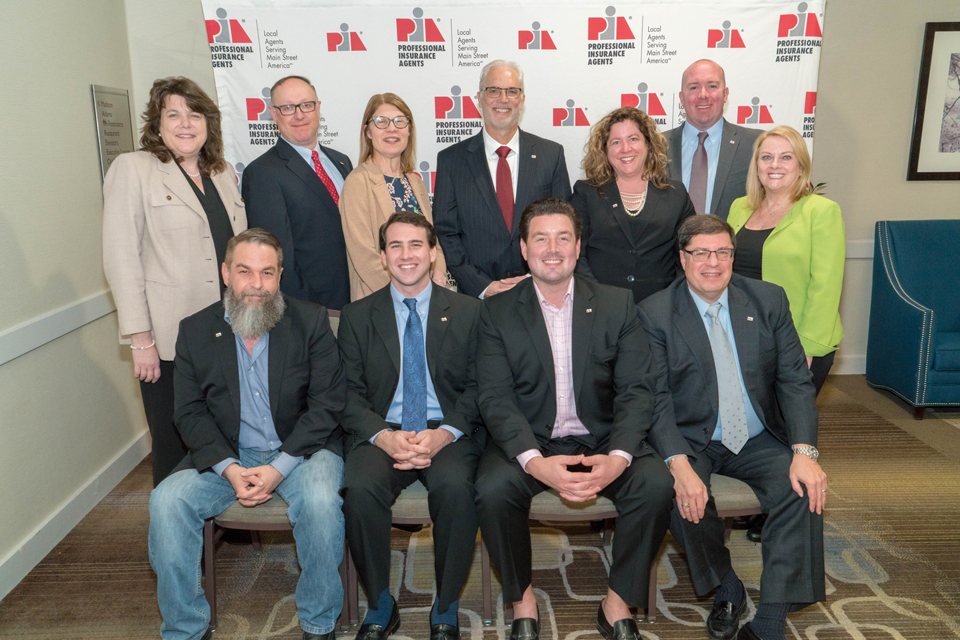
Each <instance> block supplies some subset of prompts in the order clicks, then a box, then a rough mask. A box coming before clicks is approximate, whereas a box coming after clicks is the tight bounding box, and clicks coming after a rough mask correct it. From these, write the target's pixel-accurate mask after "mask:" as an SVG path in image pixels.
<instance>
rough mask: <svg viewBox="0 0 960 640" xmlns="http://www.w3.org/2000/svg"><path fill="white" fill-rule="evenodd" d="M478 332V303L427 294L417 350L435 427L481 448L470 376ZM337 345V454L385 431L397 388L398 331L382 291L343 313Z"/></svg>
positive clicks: (439, 291) (439, 292)
mask: <svg viewBox="0 0 960 640" xmlns="http://www.w3.org/2000/svg"><path fill="white" fill-rule="evenodd" d="M479 326H480V301H479V300H477V299H475V298H470V297H469V296H462V295H460V294H458V293H453V292H452V291H448V290H446V289H444V288H442V287H438V286H434V287H433V292H432V293H431V294H430V309H429V311H428V312H427V335H426V336H425V338H426V341H425V342H426V344H425V347H426V351H427V370H428V371H429V372H430V380H431V381H432V382H433V388H434V390H435V391H436V392H437V400H438V401H439V402H440V409H441V410H442V411H443V420H442V424H445V425H449V426H451V427H453V428H454V429H457V430H459V431H460V432H461V433H463V434H464V435H465V436H466V437H469V438H471V439H472V440H474V441H475V442H476V443H477V446H479V447H480V449H483V447H484V445H485V444H486V431H485V430H484V428H483V421H482V420H480V409H479V408H477V377H476V369H475V358H476V351H477V331H478V328H479ZM337 340H338V342H339V344H340V354H341V356H342V358H343V363H344V366H345V367H346V372H347V408H346V411H345V412H344V414H343V419H342V421H341V424H342V425H343V430H344V448H345V450H346V452H347V453H350V451H352V450H353V449H354V448H356V446H357V445H359V444H362V443H363V442H366V441H367V440H369V439H370V438H372V437H373V436H375V435H376V434H378V433H380V432H381V431H383V430H384V429H388V428H389V426H388V425H387V423H386V421H385V418H386V415H387V412H389V411H390V405H391V403H392V402H393V397H394V396H395V395H396V393H397V385H398V384H399V382H400V370H401V367H402V366H403V363H402V362H401V359H400V357H401V356H400V332H399V331H398V329H397V315H396V312H395V310H394V307H393V297H392V296H391V295H390V285H387V286H386V287H383V288H382V289H380V290H378V291H375V292H374V293H372V294H370V295H369V296H367V297H365V298H361V299H360V300H357V301H356V302H351V303H350V304H348V305H347V306H346V307H344V309H343V314H342V315H341V316H340V326H339V328H338V330H337ZM440 424H441V423H437V424H436V425H434V424H433V423H432V422H431V424H430V426H431V427H434V426H440Z"/></svg>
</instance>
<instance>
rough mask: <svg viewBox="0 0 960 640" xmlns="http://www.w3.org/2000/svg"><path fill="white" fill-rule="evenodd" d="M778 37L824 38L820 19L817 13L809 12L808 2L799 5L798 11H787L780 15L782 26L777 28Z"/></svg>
mask: <svg viewBox="0 0 960 640" xmlns="http://www.w3.org/2000/svg"><path fill="white" fill-rule="evenodd" d="M777 37H778V38H822V37H823V32H822V31H821V30H820V21H819V20H817V14H815V13H807V3H806V2H801V3H800V4H799V5H797V13H787V14H784V15H781V16H780V26H779V28H778V29H777Z"/></svg>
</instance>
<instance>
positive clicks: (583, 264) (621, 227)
mask: <svg viewBox="0 0 960 640" xmlns="http://www.w3.org/2000/svg"><path fill="white" fill-rule="evenodd" d="M570 204H572V205H573V208H574V209H576V210H577V213H579V214H580V217H581V218H582V219H583V232H582V234H581V235H580V261H579V263H578V265H577V266H578V272H579V273H581V274H582V275H585V276H588V277H591V278H594V279H596V280H597V281H598V282H602V283H603V284H610V285H613V286H615V287H623V288H625V289H630V290H632V291H633V299H634V301H635V302H640V301H641V300H643V299H644V298H646V297H647V296H649V295H651V294H653V293H656V292H657V291H660V290H661V289H664V288H666V287H667V286H668V285H669V284H670V283H671V282H673V280H674V279H675V278H676V277H677V274H678V273H679V272H680V258H679V257H678V253H677V229H679V228H680V223H682V222H683V221H684V220H686V219H687V218H689V217H690V216H692V215H696V213H697V212H696V210H695V209H694V208H693V203H692V202H690V198H689V197H688V196H687V190H686V189H685V188H684V186H683V183H682V182H680V181H679V180H671V181H670V186H669V187H667V188H666V189H659V188H657V187H655V186H654V185H653V183H650V184H649V185H648V187H647V202H646V204H645V205H644V207H643V210H642V211H641V212H640V214H639V215H638V216H637V219H636V220H631V219H630V216H628V215H627V212H626V210H625V209H624V206H623V201H622V200H621V199H620V189H618V188H617V183H616V181H613V180H612V181H610V182H608V183H607V184H605V185H603V186H601V187H594V186H592V185H590V184H588V183H587V182H586V181H585V180H578V181H577V184H575V185H574V187H573V197H572V198H571V199H570ZM633 224H637V230H636V233H635V232H634V231H633Z"/></svg>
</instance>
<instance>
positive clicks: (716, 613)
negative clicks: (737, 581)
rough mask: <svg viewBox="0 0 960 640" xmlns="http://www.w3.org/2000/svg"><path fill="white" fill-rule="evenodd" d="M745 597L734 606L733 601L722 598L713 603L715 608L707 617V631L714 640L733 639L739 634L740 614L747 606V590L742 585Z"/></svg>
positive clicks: (741, 588)
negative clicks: (738, 604) (737, 605)
mask: <svg viewBox="0 0 960 640" xmlns="http://www.w3.org/2000/svg"><path fill="white" fill-rule="evenodd" d="M740 590H741V592H742V593H743V598H742V599H741V600H740V606H739V607H734V606H733V603H732V602H727V601H726V600H721V601H720V602H715V603H713V610H712V611H711V612H710V616H709V617H708V618H707V633H708V634H709V635H710V637H711V638H713V639H714V640H733V638H734V637H735V636H736V635H737V627H738V626H739V624H740V616H742V615H743V611H744V609H746V608H747V592H746V590H745V589H744V588H743V584H741V585H740Z"/></svg>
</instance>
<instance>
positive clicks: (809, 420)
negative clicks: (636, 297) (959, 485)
mask: <svg viewBox="0 0 960 640" xmlns="http://www.w3.org/2000/svg"><path fill="white" fill-rule="evenodd" d="M678 245H679V247H680V262H681V264H682V266H683V271H684V275H683V276H681V277H679V278H677V280H675V281H674V282H673V284H671V285H670V286H669V287H668V288H667V289H664V290H663V291H661V292H659V293H656V294H654V295H652V296H650V297H649V298H647V299H646V300H644V301H643V302H641V303H640V321H641V324H642V325H643V328H644V329H645V330H646V331H647V334H648V336H649V338H650V348H651V350H652V351H653V356H654V360H655V361H656V362H657V366H658V368H659V378H658V383H657V391H656V408H655V416H654V424H653V428H652V429H651V430H650V434H649V440H650V443H651V444H652V445H653V447H654V449H656V451H657V452H658V453H659V454H660V455H661V456H663V458H664V459H665V460H666V461H667V464H668V465H669V468H670V472H671V473H672V474H673V477H674V489H675V490H676V494H677V497H676V504H675V506H674V511H673V516H672V522H671V525H670V528H671V531H672V532H673V533H674V537H675V538H676V539H677V540H678V541H679V542H680V544H681V545H682V546H683V547H684V549H685V551H686V553H687V560H688V562H689V564H690V573H691V576H692V577H693V583H694V587H695V588H696V591H697V593H698V594H699V595H704V594H706V593H708V592H710V591H711V590H713V589H714V588H717V593H716V597H715V600H714V606H713V610H712V611H711V613H710V616H709V617H708V619H707V632H708V634H709V635H710V637H711V638H714V640H731V639H732V638H733V637H734V636H736V637H737V638H738V639H739V640H758V639H760V640H784V625H785V621H786V617H787V614H788V613H790V612H792V611H797V610H799V609H801V608H803V607H805V606H807V605H809V604H811V603H814V602H822V601H823V600H825V599H826V588H825V578H824V560H823V516H822V512H823V506H824V503H825V502H826V495H827V493H826V492H827V479H826V474H824V472H823V470H822V469H821V468H820V466H819V465H818V464H817V462H816V461H817V457H818V455H819V453H818V451H817V449H816V442H817V408H816V391H815V389H814V386H813V381H812V377H811V374H810V370H809V368H808V367H807V363H806V358H805V356H804V353H803V347H802V346H801V344H800V338H799V337H798V335H797V331H796V329H795V328H794V325H793V319H792V318H791V316H790V308H789V303H788V302H787V296H786V294H785V293H784V291H783V289H782V288H780V287H779V286H777V285H775V284H771V283H769V282H763V281H762V280H751V279H748V278H743V277H740V276H736V275H733V254H734V251H735V249H736V236H735V235H734V233H733V229H732V228H731V227H730V225H728V224H727V223H726V222H725V221H723V220H721V219H720V218H718V217H716V216H712V215H709V216H693V217H691V218H687V220H686V221H685V222H684V223H683V224H682V225H681V226H680V230H679V232H678ZM711 473H719V474H722V475H726V476H730V477H733V478H738V479H740V480H742V481H743V482H746V483H747V484H748V485H750V487H751V488H752V489H753V490H754V492H755V493H756V494H757V498H758V499H759V500H760V505H761V507H762V508H763V511H764V512H765V513H769V515H770V519H769V520H768V521H767V523H766V526H765V528H764V530H763V566H764V570H763V574H762V578H761V580H760V606H759V607H758V608H757V614H756V616H755V617H754V619H753V621H752V622H750V623H747V624H746V625H744V626H743V627H742V628H740V629H739V633H738V627H739V619H740V616H741V615H742V614H743V612H744V611H745V609H746V600H747V594H746V591H745V590H744V587H743V584H742V583H741V582H740V579H739V578H738V577H737V575H736V573H735V572H734V570H733V567H732V566H731V563H730V552H729V551H728V550H727V548H726V546H725V545H724V525H723V522H722V521H721V520H720V518H719V517H718V516H717V510H716V505H715V503H714V500H713V498H712V496H711V495H710V488H709V487H710V474H711Z"/></svg>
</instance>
